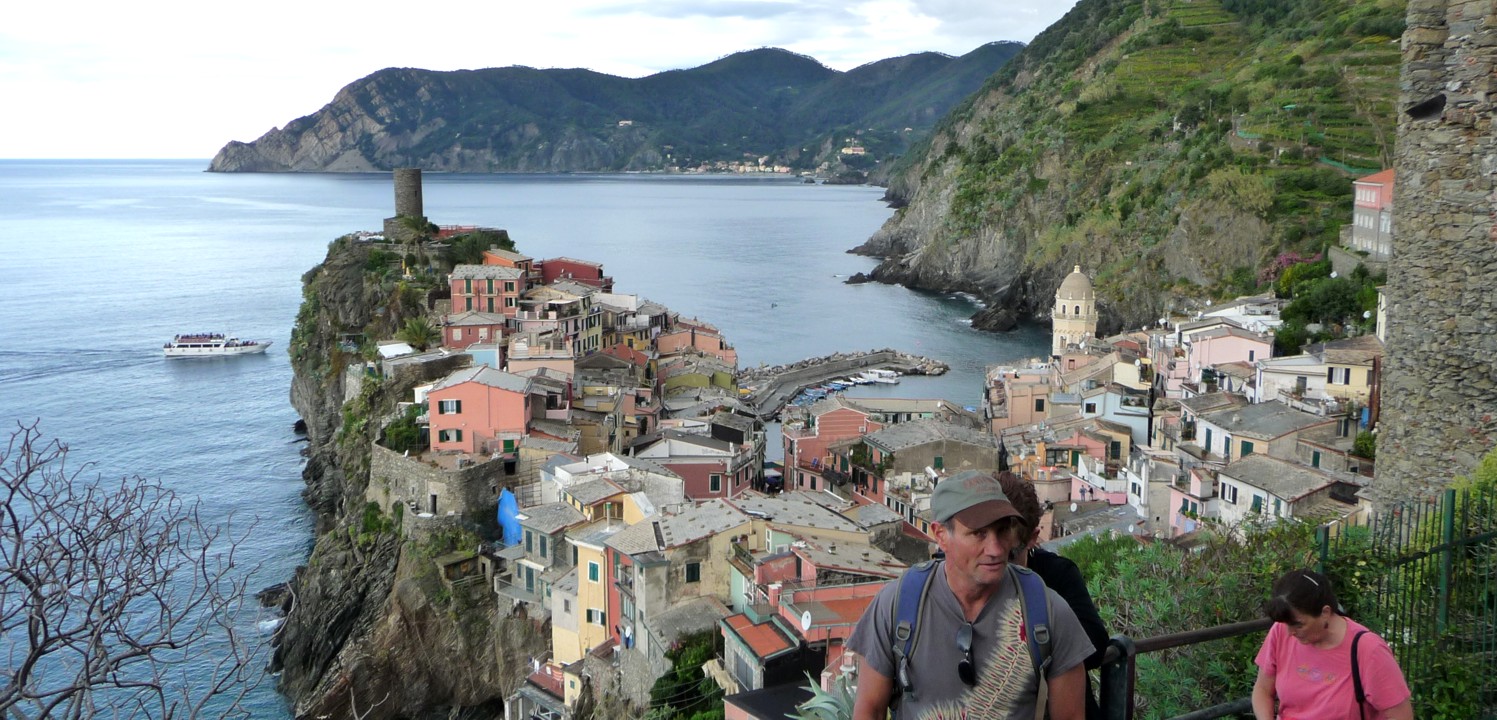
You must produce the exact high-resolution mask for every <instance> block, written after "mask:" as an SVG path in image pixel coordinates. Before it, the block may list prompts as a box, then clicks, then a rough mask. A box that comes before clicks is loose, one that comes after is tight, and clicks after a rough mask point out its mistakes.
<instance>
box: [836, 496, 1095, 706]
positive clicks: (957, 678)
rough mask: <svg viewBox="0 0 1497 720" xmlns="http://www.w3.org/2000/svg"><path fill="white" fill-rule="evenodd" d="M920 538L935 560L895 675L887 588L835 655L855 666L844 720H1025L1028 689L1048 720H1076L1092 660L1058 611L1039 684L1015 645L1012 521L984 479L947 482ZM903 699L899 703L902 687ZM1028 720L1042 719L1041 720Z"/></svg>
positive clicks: (1016, 540) (1016, 541) (1025, 647)
mask: <svg viewBox="0 0 1497 720" xmlns="http://www.w3.org/2000/svg"><path fill="white" fill-rule="evenodd" d="M930 509H931V515H932V517H933V519H934V520H935V521H936V522H935V525H933V526H932V531H931V532H932V534H933V535H934V536H935V539H936V543H937V544H938V545H940V547H941V550H942V552H943V553H944V554H945V557H944V559H942V560H937V561H935V562H936V566H935V568H934V572H932V573H931V578H930V583H929V590H928V591H927V593H926V597H925V601H924V603H923V607H922V610H921V611H920V613H919V617H918V620H917V622H916V623H915V630H914V636H915V640H914V644H913V647H911V649H910V657H909V658H908V659H907V662H906V663H905V671H906V674H907V677H901V676H900V673H899V671H898V668H897V667H896V663H897V661H896V652H895V648H894V644H895V642H896V640H895V633H894V627H895V625H896V623H897V620H896V619H895V615H896V611H895V605H896V603H897V600H896V597H895V596H896V594H897V591H898V589H899V581H898V580H895V581H893V582H890V583H889V584H888V585H887V586H886V587H884V589H883V590H881V591H879V594H878V596H877V597H875V598H874V600H873V603H872V604H871V605H869V606H868V610H867V611H866V612H865V613H863V617H862V619H860V620H859V621H858V624H857V627H855V628H854V629H853V633H852V636H851V637H849V638H848V640H847V648H848V649H849V650H851V651H853V652H856V653H858V654H859V655H861V656H862V657H863V663H862V668H861V670H860V671H859V672H858V695H857V701H856V705H855V706H854V709H853V720H883V719H884V717H885V716H886V714H887V713H888V711H889V710H890V709H891V708H892V709H893V710H894V717H895V718H896V720H944V719H945V718H960V717H966V718H1011V719H1013V720H1020V719H1022V720H1031V719H1032V718H1035V717H1036V709H1037V706H1038V704H1039V701H1040V693H1039V690H1040V685H1039V683H1040V682H1044V683H1045V688H1046V690H1047V692H1046V693H1045V695H1046V696H1047V697H1046V698H1045V701H1044V702H1045V705H1044V707H1043V708H1039V709H1040V711H1041V712H1044V710H1045V708H1048V711H1049V717H1050V718H1051V719H1052V720H1082V718H1083V717H1084V715H1085V704H1084V700H1083V697H1084V693H1085V687H1086V670H1085V668H1084V667H1083V666H1082V662H1083V661H1084V660H1086V658H1087V656H1089V655H1091V654H1092V652H1093V650H1094V648H1093V647H1092V644H1091V641H1089V640H1088V639H1087V636H1086V632H1085V631H1084V630H1083V629H1082V627H1081V623H1080V622H1078V621H1077V620H1076V615H1075V613H1074V612H1072V611H1071V608H1070V606H1069V605H1068V604H1067V603H1066V601H1065V600H1063V599H1061V597H1060V596H1059V595H1056V594H1055V591H1053V590H1049V589H1046V590H1045V593H1046V595H1047V596H1048V598H1049V605H1048V614H1049V623H1048V626H1049V633H1050V652H1049V658H1048V660H1047V666H1046V669H1045V671H1044V675H1045V677H1044V678H1039V677H1038V674H1037V672H1036V669H1035V664H1034V660H1033V658H1032V656H1031V654H1030V652H1031V651H1030V645H1029V643H1028V638H1027V637H1026V631H1025V623H1024V611H1023V603H1022V602H1021V600H1020V590H1019V578H1018V577H1017V575H1016V574H1017V573H1019V572H1023V571H1022V570H1020V569H1018V568H1015V567H1011V566H1010V565H1009V560H1010V554H1011V553H1012V552H1014V551H1015V550H1018V549H1022V548H1023V546H1024V539H1023V538H1022V537H1020V535H1021V533H1020V528H1022V527H1023V524H1024V521H1023V519H1022V517H1021V515H1020V513H1019V511H1018V510H1015V509H1014V506H1013V504H1012V503H1010V502H1009V500H1008V497H1007V496H1005V495H1004V494H1003V488H1002V486H1001V485H1000V484H999V482H998V480H997V479H996V478H994V477H993V476H992V475H990V474H987V473H982V472H977V471H966V472H963V473H958V474H957V475H954V476H952V477H950V478H947V479H945V480H942V481H940V482H939V483H938V484H937V485H936V489H935V492H934V493H933V494H932V495H931V499H930ZM906 679H907V680H908V683H907V684H908V687H909V688H910V689H911V691H905V690H904V687H905V686H906V682H904V681H905V680H906ZM1040 717H1043V716H1042V715H1041V716H1040Z"/></svg>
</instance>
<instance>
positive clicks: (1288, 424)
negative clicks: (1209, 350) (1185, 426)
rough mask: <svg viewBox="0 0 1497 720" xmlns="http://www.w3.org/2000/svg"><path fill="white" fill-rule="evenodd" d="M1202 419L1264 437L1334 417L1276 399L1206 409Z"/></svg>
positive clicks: (1331, 419) (1236, 430)
mask: <svg viewBox="0 0 1497 720" xmlns="http://www.w3.org/2000/svg"><path fill="white" fill-rule="evenodd" d="M1201 419H1202V420H1204V421H1206V422H1209V423H1211V424H1212V425H1215V426H1217V427H1220V428H1221V429H1222V430H1225V431H1227V432H1229V433H1232V434H1233V435H1247V436H1248V437H1254V438H1259V439H1263V440H1271V439H1273V438H1278V437H1283V436H1285V435H1288V434H1289V433H1292V432H1295V431H1297V430H1303V429H1305V428H1309V427H1314V426H1316V425H1321V424H1325V423H1330V422H1334V419H1333V418H1327V417H1324V416H1321V415H1314V414H1311V413H1307V412H1304V411H1301V410H1296V409H1294V408H1292V407H1289V406H1288V405H1285V404H1284V403H1281V402H1279V401H1277V400H1270V401H1268V402H1262V403H1257V404H1255V405H1243V406H1241V407H1235V408H1223V409H1221V410H1215V411H1212V412H1208V413H1203V414H1202V415H1201Z"/></svg>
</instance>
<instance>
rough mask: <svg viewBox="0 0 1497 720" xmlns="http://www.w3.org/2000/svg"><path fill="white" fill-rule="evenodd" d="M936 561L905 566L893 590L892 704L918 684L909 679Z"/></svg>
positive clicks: (911, 695)
mask: <svg viewBox="0 0 1497 720" xmlns="http://www.w3.org/2000/svg"><path fill="white" fill-rule="evenodd" d="M935 569H936V561H934V560H927V561H925V562H923V563H920V564H919V565H916V566H914V567H912V568H910V569H909V570H906V571H905V573H904V574H903V575H901V576H900V577H899V587H898V588H897V589H896V590H895V591H894V624H893V625H892V626H891V627H892V630H893V637H892V638H890V640H891V642H890V646H891V647H893V649H894V698H893V699H892V701H891V702H890V707H894V706H895V705H897V704H898V702H899V698H900V696H901V695H903V694H909V696H910V697H911V698H914V697H915V685H914V683H913V682H912V681H911V679H910V657H911V656H913V655H914V651H915V636H916V634H917V633H918V631H919V629H920V616H921V615H923V614H924V613H925V596H926V595H927V594H929V592H930V581H931V578H933V577H934V576H935Z"/></svg>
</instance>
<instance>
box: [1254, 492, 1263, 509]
mask: <svg viewBox="0 0 1497 720" xmlns="http://www.w3.org/2000/svg"><path fill="white" fill-rule="evenodd" d="M1253 512H1255V513H1261V512H1263V496H1262V495H1254V496H1253Z"/></svg>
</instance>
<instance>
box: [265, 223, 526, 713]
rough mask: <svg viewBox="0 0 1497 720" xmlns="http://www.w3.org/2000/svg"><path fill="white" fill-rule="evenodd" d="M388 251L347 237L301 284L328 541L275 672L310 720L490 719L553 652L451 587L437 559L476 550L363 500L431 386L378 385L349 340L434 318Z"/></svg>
mask: <svg viewBox="0 0 1497 720" xmlns="http://www.w3.org/2000/svg"><path fill="white" fill-rule="evenodd" d="M378 252H380V251H379V250H376V249H373V248H371V247H370V246H369V245H367V244H362V243H358V242H354V241H353V239H352V238H341V239H339V240H337V241H334V242H333V243H332V244H331V245H330V246H329V248H328V254H327V258H326V259H325V260H324V261H323V263H322V264H320V265H318V266H317V267H315V268H313V269H312V270H310V271H309V272H307V273H306V274H305V275H304V276H303V278H302V282H303V304H302V308H301V310H300V312H299V313H298V316H297V321H296V326H295V328H294V329H293V332H292V339H291V348H290V353H291V357H292V364H293V367H294V369H295V376H294V379H293V381H292V387H291V402H292V405H293V406H294V407H295V408H296V410H297V412H298V413H299V414H300V415H301V417H302V418H303V419H304V420H305V421H306V426H307V436H308V441H309V442H308V448H309V449H308V460H307V466H306V469H305V471H304V479H305V481H306V489H305V491H304V497H305V498H306V501H307V503H308V505H309V506H310V507H311V508H312V509H313V510H314V511H315V512H316V514H317V532H318V537H317V541H316V544H315V546H314V548H313V550H312V554H311V557H310V558H309V559H308V561H307V564H306V565H305V566H304V567H302V568H299V569H298V570H297V573H296V576H295V577H294V578H293V579H292V581H291V583H290V584H289V593H288V596H289V597H288V599H287V601H286V606H287V607H289V612H288V614H287V617H286V621H285V623H284V624H283V625H282V626H281V628H280V630H279V631H278V632H277V634H276V636H275V640H274V643H275V646H276V650H275V657H274V660H273V663H272V669H273V670H276V671H278V672H279V673H280V677H279V683H280V688H281V690H282V691H283V692H284V693H285V694H286V695H287V696H288V697H289V698H290V699H291V700H292V701H293V703H294V711H295V714H296V716H297V717H298V718H342V717H353V716H355V715H358V716H359V717H368V718H396V717H401V718H424V717H432V718H436V717H444V718H447V717H467V716H473V717H492V716H494V714H495V713H502V702H503V698H504V697H505V696H506V695H507V694H508V693H510V692H512V691H513V690H514V689H515V688H516V687H518V684H519V682H520V681H521V680H522V679H523V678H524V676H525V674H526V673H527V672H528V671H529V665H528V659H529V657H531V656H532V655H539V654H541V653H542V652H543V651H544V648H545V646H546V639H545V638H544V637H541V636H540V635H539V631H538V628H536V627H535V626H534V625H532V623H531V622H530V621H529V620H526V619H525V618H524V617H523V616H521V617H515V616H511V615H509V614H508V613H505V612H502V611H501V610H500V608H499V607H498V606H497V605H496V603H493V602H492V601H489V602H486V603H483V602H477V601H476V600H475V599H474V598H472V597H471V596H469V595H466V594H464V593H461V592H453V591H450V590H448V589H447V588H446V587H445V586H443V584H442V582H441V579H440V577H439V576H438V573H437V570H436V568H435V565H434V563H433V557H434V556H436V555H437V554H439V553H441V552H443V551H444V550H445V549H447V548H450V547H452V546H453V545H454V544H461V543H463V542H469V541H471V538H458V539H454V538H444V537H431V536H414V535H412V534H410V533H407V532H403V531H402V529H401V524H400V522H399V518H394V517H390V516H389V515H386V514H384V513H382V512H381V511H380V509H379V508H378V506H374V505H371V504H370V503H368V502H366V499H365V496H366V489H367V486H368V484H369V478H370V472H369V468H370V453H371V444H372V443H373V442H374V441H375V440H376V439H377V438H378V435H379V432H380V426H381V425H382V424H383V423H382V422H381V420H382V418H386V417H389V415H390V414H391V413H393V412H394V409H395V403H396V402H397V401H398V400H400V399H407V398H409V397H410V390H411V388H412V387H413V386H414V385H415V384H418V382H419V378H405V379H401V378H396V379H391V380H385V381H377V380H372V379H370V380H366V379H365V375H364V373H363V372H362V365H363V363H362V357H361V356H360V354H359V350H358V349H357V348H356V344H355V343H354V342H353V341H352V340H351V338H381V337H389V336H390V335H391V334H393V332H394V329H395V328H397V327H399V326H400V325H401V324H402V323H403V322H404V321H405V320H406V319H407V318H410V317H416V316H418V315H420V314H421V313H422V309H423V307H424V297H423V296H422V294H421V293H419V292H415V291H413V290H412V288H411V287H410V286H409V285H408V284H407V283H406V282H404V281H403V280H401V279H400V278H399V277H398V274H394V275H393V276H392V274H391V273H387V272H381V271H379V270H378V269H377V268H380V263H379V262H377V261H378V260H379V258H378V257H377V256H372V254H373V253H378ZM371 268H376V269H375V270H372V269H371ZM365 345H367V343H365ZM350 368H352V369H350ZM459 541H460V542H459ZM364 713H368V714H367V715H364Z"/></svg>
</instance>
